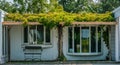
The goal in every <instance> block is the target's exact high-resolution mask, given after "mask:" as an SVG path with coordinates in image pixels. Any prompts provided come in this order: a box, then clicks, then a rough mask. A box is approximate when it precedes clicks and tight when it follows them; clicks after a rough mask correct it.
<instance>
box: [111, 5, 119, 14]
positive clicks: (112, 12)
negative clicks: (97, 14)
mask: <svg viewBox="0 0 120 65" xmlns="http://www.w3.org/2000/svg"><path fill="white" fill-rule="evenodd" d="M119 9H120V6H119V7H117V8H116V9H114V10H113V11H112V13H115V12H116V11H118V10H119Z"/></svg>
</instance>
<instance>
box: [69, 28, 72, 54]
mask: <svg viewBox="0 0 120 65" xmlns="http://www.w3.org/2000/svg"><path fill="white" fill-rule="evenodd" d="M72 45H73V44H72V27H69V28H68V52H69V53H72V52H73V47H72Z"/></svg>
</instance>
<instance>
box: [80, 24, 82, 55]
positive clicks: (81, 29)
mask: <svg viewBox="0 0 120 65" xmlns="http://www.w3.org/2000/svg"><path fill="white" fill-rule="evenodd" d="M81 32H82V29H81V26H80V53H81V52H82V39H81V37H82V35H81Z"/></svg>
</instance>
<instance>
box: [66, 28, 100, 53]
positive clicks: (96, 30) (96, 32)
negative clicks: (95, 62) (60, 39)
mask: <svg viewBox="0 0 120 65" xmlns="http://www.w3.org/2000/svg"><path fill="white" fill-rule="evenodd" d="M82 27H84V26H82ZM82 27H81V26H80V27H79V28H80V52H79V53H78V52H77V53H76V52H74V28H75V27H74V26H72V50H73V52H72V53H70V55H71V54H72V55H76V54H78V55H83V54H90V55H91V54H93V52H91V27H92V26H89V27H88V26H87V27H88V29H89V52H87V53H86V52H85V53H84V52H82ZM68 33H69V32H68ZM101 33H102V32H101ZM95 36H96V38H98V26H95ZM68 41H69V39H68ZM101 43H102V42H101ZM67 47H69V42H68V46H67ZM68 50H69V48H68ZM97 53H101V52H98V39H96V52H95V54H97ZM67 54H69V52H68V53H67ZM93 55H94V54H93Z"/></svg>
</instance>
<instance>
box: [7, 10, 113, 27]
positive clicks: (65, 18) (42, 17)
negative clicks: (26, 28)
mask: <svg viewBox="0 0 120 65" xmlns="http://www.w3.org/2000/svg"><path fill="white" fill-rule="evenodd" d="M5 20H6V21H16V22H23V23H27V22H39V23H42V24H43V25H45V26H49V27H55V26H58V25H59V24H61V23H62V24H63V26H67V25H70V24H71V23H72V22H96V21H98V22H107V21H108V22H110V21H114V18H113V17H112V15H111V13H110V12H107V13H105V14H97V13H80V14H75V13H67V12H59V13H58V12H49V13H41V14H19V13H11V14H7V15H6V17H5Z"/></svg>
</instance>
